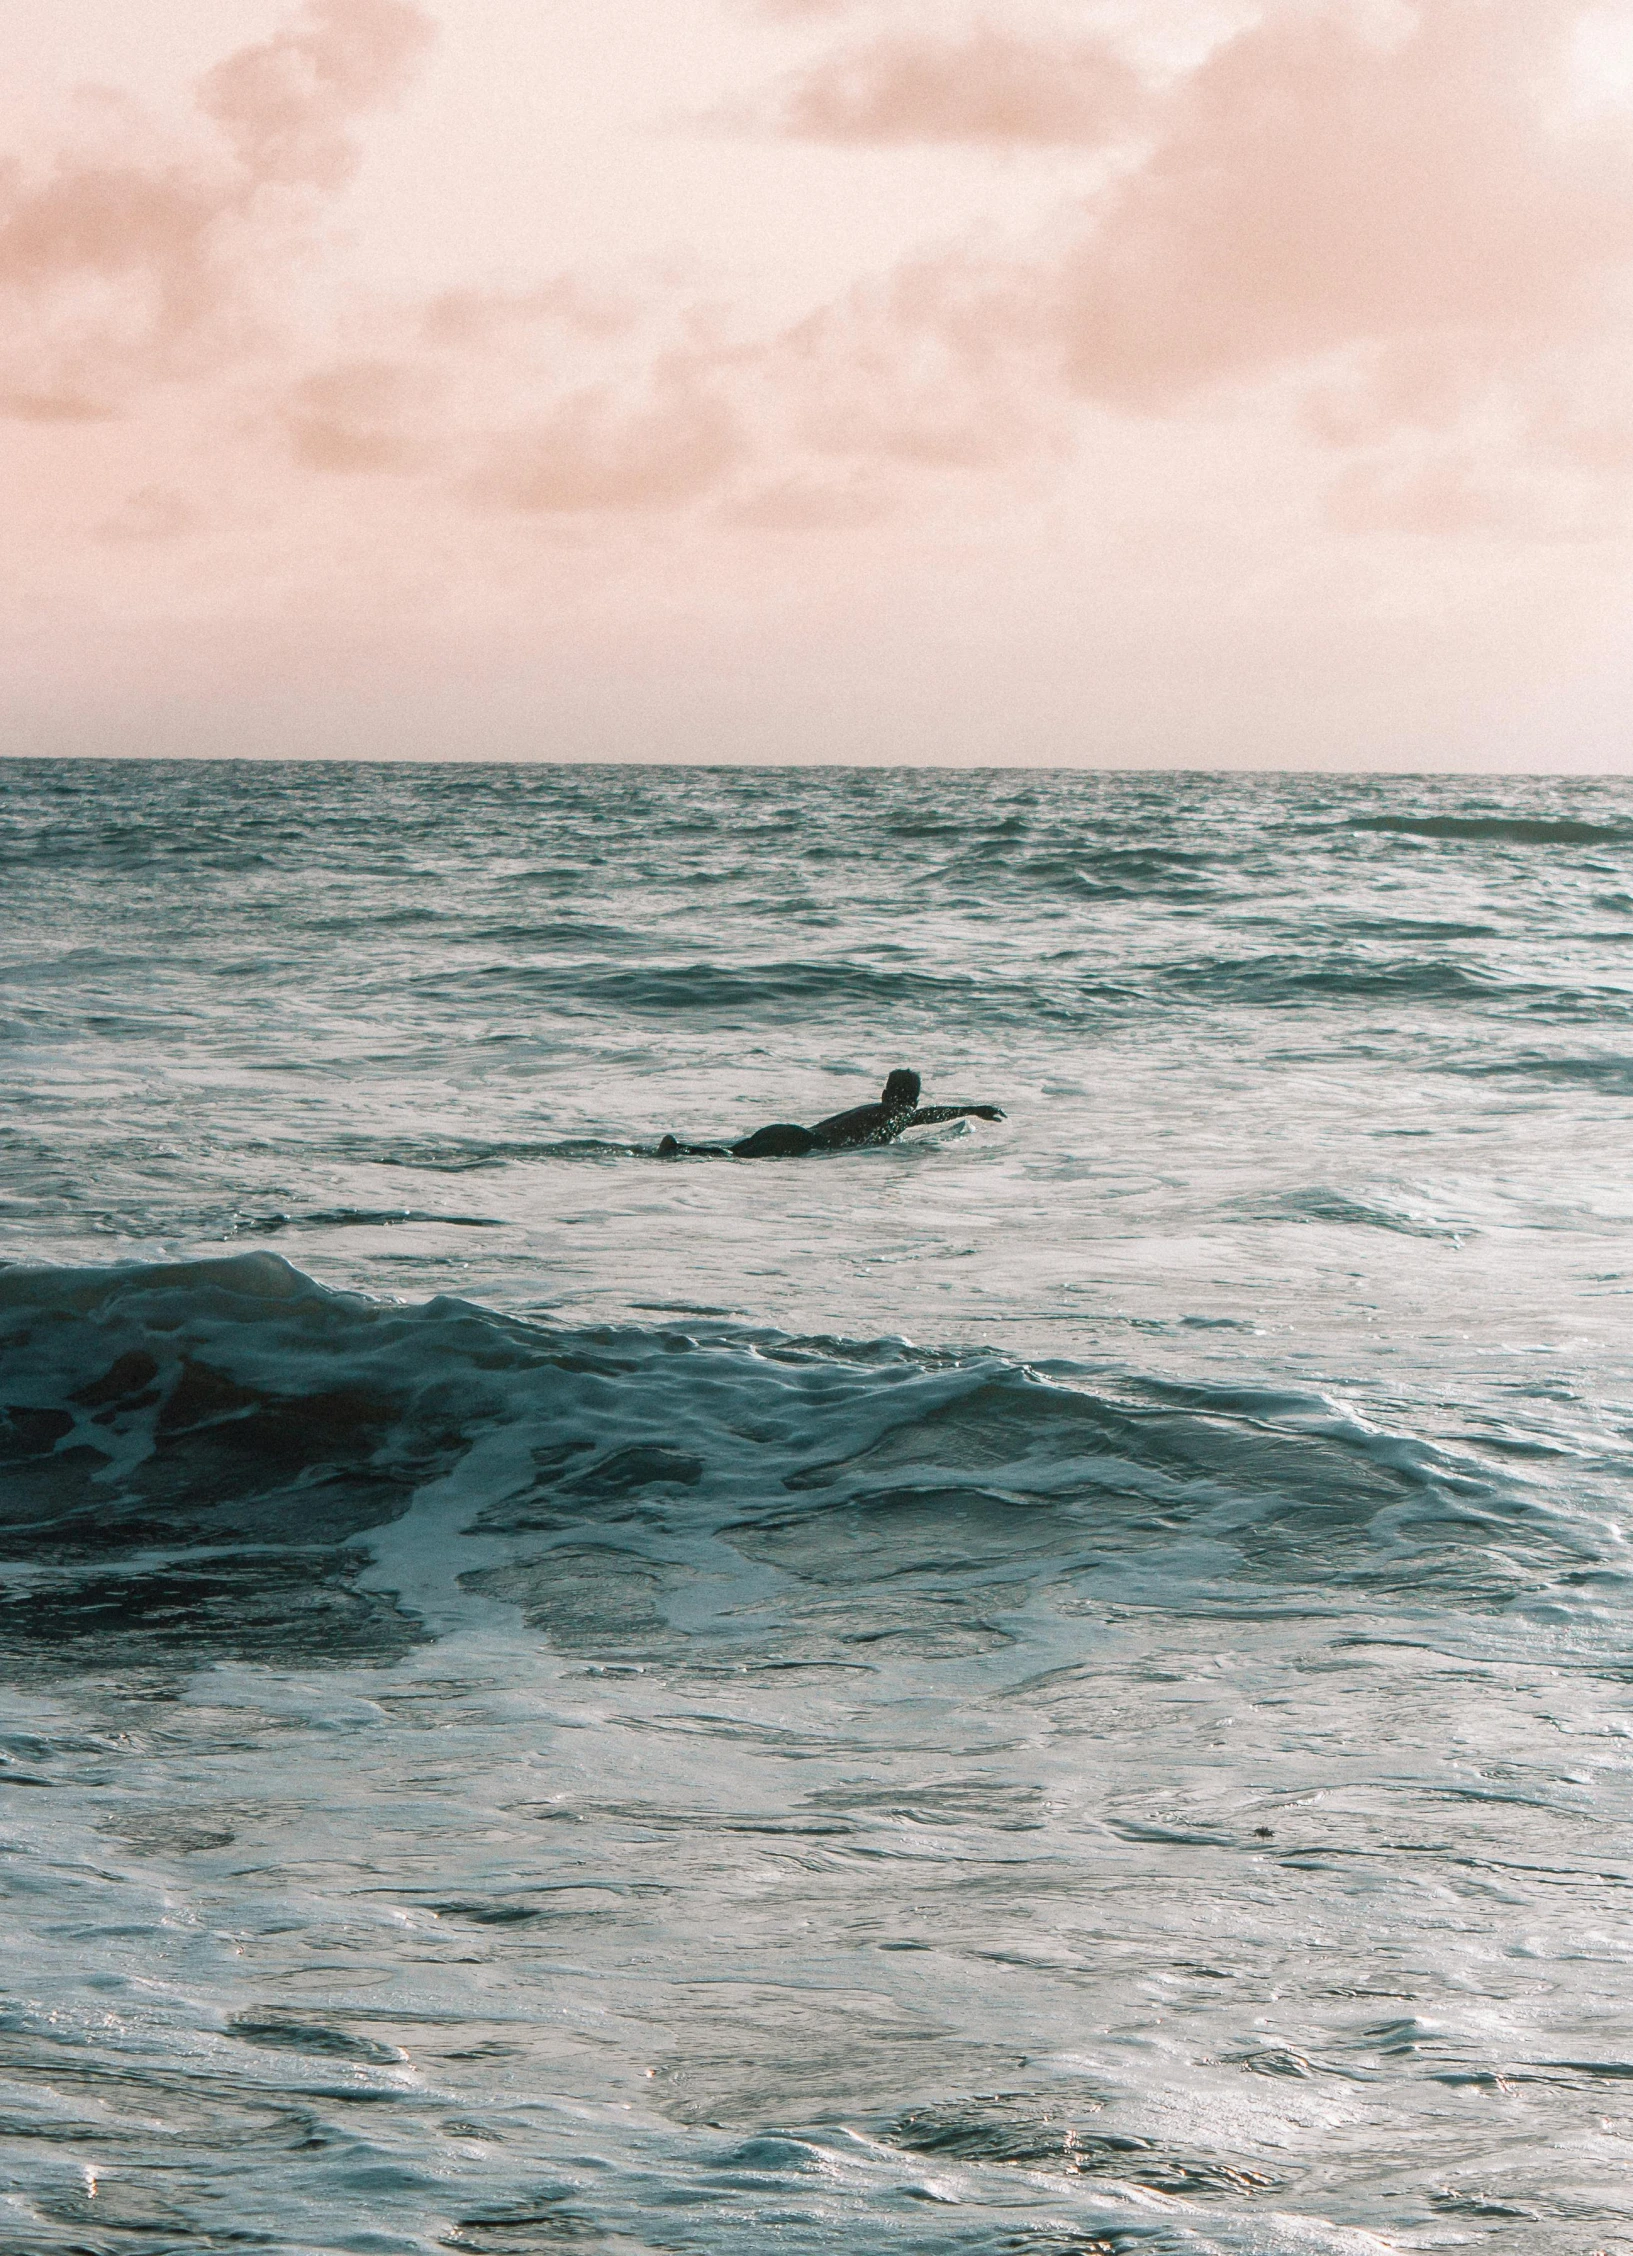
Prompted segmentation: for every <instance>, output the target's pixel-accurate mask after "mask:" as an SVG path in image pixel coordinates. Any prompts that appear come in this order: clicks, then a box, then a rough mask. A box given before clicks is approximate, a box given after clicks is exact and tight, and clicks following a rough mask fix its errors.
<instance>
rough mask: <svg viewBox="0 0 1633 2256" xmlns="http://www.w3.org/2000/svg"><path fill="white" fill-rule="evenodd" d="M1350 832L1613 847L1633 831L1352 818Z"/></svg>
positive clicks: (1506, 820) (1553, 823)
mask: <svg viewBox="0 0 1633 2256" xmlns="http://www.w3.org/2000/svg"><path fill="white" fill-rule="evenodd" d="M1349 827H1350V829H1351V830H1377V831H1386V832H1389V833H1392V834H1393V835H1394V836H1396V837H1401V838H1470V839H1489V840H1493V841H1495V842H1498V843H1502V842H1504V841H1506V842H1507V843H1508V844H1510V845H1513V846H1614V845H1622V844H1626V843H1627V841H1628V840H1629V839H1630V838H1633V831H1628V830H1625V829H1622V828H1621V827H1620V826H1614V827H1613V826H1611V825H1608V824H1605V823H1590V822H1576V821H1572V820H1571V819H1570V818H1569V817H1567V816H1564V815H1352V816H1351V817H1350V823H1349Z"/></svg>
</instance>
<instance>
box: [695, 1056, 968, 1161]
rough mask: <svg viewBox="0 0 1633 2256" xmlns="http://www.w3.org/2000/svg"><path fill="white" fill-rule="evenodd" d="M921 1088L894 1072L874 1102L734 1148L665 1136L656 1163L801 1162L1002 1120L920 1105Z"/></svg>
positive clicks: (759, 1135) (777, 1124) (783, 1123)
mask: <svg viewBox="0 0 1633 2256" xmlns="http://www.w3.org/2000/svg"><path fill="white" fill-rule="evenodd" d="M922 1086H923V1084H922V1083H921V1082H920V1080H919V1077H918V1075H917V1074H916V1073H910V1072H908V1071H906V1070H905V1069H902V1068H898V1070H897V1071H896V1072H894V1073H893V1074H891V1076H890V1078H889V1080H888V1081H886V1083H885V1085H884V1088H883V1090H882V1091H881V1092H880V1095H879V1098H878V1101H877V1103H875V1104H864V1105H852V1107H851V1108H850V1110H849V1111H848V1112H835V1113H830V1115H829V1116H828V1118H827V1119H826V1120H819V1121H818V1122H817V1124H816V1126H815V1127H814V1128H802V1127H800V1126H799V1125H798V1123H797V1122H795V1121H792V1120H776V1121H773V1122H772V1123H771V1125H770V1126H769V1127H767V1128H756V1129H755V1131H754V1133H753V1135H752V1136H744V1137H743V1138H742V1140H741V1141H740V1142H738V1143H735V1144H683V1143H680V1142H679V1141H677V1139H676V1138H675V1137H673V1136H665V1137H664V1139H663V1141H662V1143H661V1144H659V1146H658V1152H657V1156H658V1157H659V1159H804V1158H805V1157H806V1155H807V1154H808V1153H810V1152H831V1151H853V1150H855V1149H856V1148H857V1147H858V1146H860V1145H863V1144H893V1143H894V1142H895V1140H896V1138H897V1137H898V1136H900V1135H903V1134H904V1133H905V1132H906V1131H907V1130H908V1129H909V1128H932V1127H935V1126H937V1125H938V1124H939V1123H940V1122H942V1121H944V1120H962V1119H964V1118H965V1117H966V1116H969V1117H972V1118H974V1119H976V1120H1002V1119H1003V1117H1004V1115H1003V1111H1002V1109H1001V1108H1000V1107H999V1106H998V1105H990V1104H958V1105H921V1104H920V1103H919V1090H920V1088H921V1087H922Z"/></svg>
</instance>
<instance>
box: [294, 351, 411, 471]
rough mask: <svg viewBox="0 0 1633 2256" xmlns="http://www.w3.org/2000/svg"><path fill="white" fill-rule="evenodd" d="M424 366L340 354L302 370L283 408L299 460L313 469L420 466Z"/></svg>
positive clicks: (405, 468) (372, 468)
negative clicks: (324, 364) (339, 359)
mask: <svg viewBox="0 0 1633 2256" xmlns="http://www.w3.org/2000/svg"><path fill="white" fill-rule="evenodd" d="M431 404H432V402H431V399H430V386H429V383H428V381H427V377H426V375H425V372H424V371H423V370H420V369H418V368H412V367H404V366H401V365H398V364H394V363H393V362H391V361H384V360H352V361H343V362H340V363H338V364H336V365H334V366H332V367H329V368H323V369H319V370H318V371H317V372H316V373H314V374H313V375H310V376H304V377H302V378H301V379H300V381H299V382H298V383H296V384H295V385H293V386H292V387H291V389H290V390H289V392H288V393H287V395H286V397H285V399H284V402H283V408H282V415H283V422H284V426H285V429H286V430H287V431H288V433H289V437H290V441H291V444H292V446H293V448H294V452H295V455H296V458H297V460H299V461H301V462H303V463H304V464H305V465H306V467H307V468H308V469H311V470H330V471H340V472H356V471H375V472H380V471H386V472H397V473H402V472H409V471H414V470H420V469H423V468H425V467H426V465H427V463H428V462H429V460H430V459H431V441H430V438H429V436H428V434H427V432H426V430H425V427H424V426H425V422H426V411H427V409H428V408H429V407H430V406H431Z"/></svg>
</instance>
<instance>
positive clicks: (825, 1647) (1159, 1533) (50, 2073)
mask: <svg viewBox="0 0 1633 2256" xmlns="http://www.w3.org/2000/svg"><path fill="white" fill-rule="evenodd" d="M0 961H3V975H0V1076H3V1099H4V1102H3V1109H0V1136H3V1151H4V1160H5V1166H4V1172H3V1176H0V1260H3V1266H0V1403H3V1405H4V1410H5V1422H4V1424H3V1426H0V1475H3V1493H4V1498H5V1502H4V1515H5V1530H4V1549H3V1556H4V1562H5V1563H4V1568H3V1571H0V1674H3V1678H4V1682H5V1685H6V1691H5V1697H4V1705H3V1708H0V1726H3V1728H0V1852H3V1853H0V1885H3V1887H4V1891H5V1894H4V1916H3V1920H0V1934H3V1937H4V1959H3V1963H0V2081H3V2084H4V2091H3V2094H0V2134H3V2163H0V2169H3V2177H0V2251H3V2252H4V2256H44V2252H47V2251H59V2250H60V2251H64V2252H66V2251H73V2252H76V2256H104V2252H112V2251H128V2250H132V2249H137V2248H141V2249H145V2250H149V2251H155V2252H160V2256H167V2252H172V2251H173V2252H175V2256H182V2252H184V2251H185V2252H188V2256H191V2252H194V2251H205V2250H228V2249H232V2250H246V2249H260V2250H271V2251H277V2252H280V2256H284V2252H287V2256H296V2252H298V2256H329V2252H339V2251H359V2252H363V2251H366V2252H369V2256H386V2252H392V2256H396V2252H402V2256H409V2252H413V2256H422V2252H429V2251H432V2250H447V2249H453V2250H464V2251H468V2252H471V2256H540V2252H545V2251H550V2252H556V2251H561V2250H583V2251H585V2252H586V2256H593V2252H599V2251H607V2252H614V2251H616V2252H618V2256H772V2252H776V2256H1295V2252H1297V2256H1363V2252H1371V2256H1379V2252H1381V2251H1387V2250H1429V2249H1453V2248H1455V2249H1478V2250H1481V2251H1490V2252H1493V2256H1522V2252H1523V2256H1589V2252H1590V2251H1604V2252H1607V2256H1627V2252H1629V2251H1633V2219H1630V2206H1633V2205H1630V2204H1629V2201H1628V2198H1627V2184H1628V2176H1627V2171H1628V2164H1629V2160H1630V2159H1633V2153H1630V2147H1633V2119H1630V2117H1629V2114H1628V2106H1627V2101H1628V2094H1629V2091H1630V2088H1633V2030H1630V2027H1629V2013H1628V2002H1627V1997H1626V1967H1627V1962H1628V1954H1629V1949H1630V1945H1633V1932H1630V1919H1629V1912H1630V1906H1633V1851H1630V1848H1629V1836H1628V1831H1627V1823H1628V1819H1629V1816H1630V1815H1633V1793H1630V1785H1629V1754H1630V1750H1633V1645H1630V1637H1629V1626H1630V1616H1633V1581H1630V1564H1633V1560H1630V1553H1629V1543H1628V1524H1629V1504H1630V1501H1633V1498H1630V1490H1629V1474H1630V1471H1633V1384H1630V1379H1633V1325H1630V1318H1633V1297H1630V1296H1633V1180H1630V1164H1629V1163H1630V1158H1633V1139H1630V1136H1629V1112H1630V1107H1633V784H1630V783H1628V782H1627V781H1624V780H1610V781H1602V782H1594V781H1588V782H1577V781H1571V782H1564V781H1550V780H1546V779H1530V780H1513V779H1503V780H1491V779H1468V778H1457V779H1452V778H1444V777H1442V778H1428V777H1415V776H1394V777H1388V778H1375V779H1355V778H1343V777H1328V776H1294V777H1289V776H1265V777H1235V776H1211V775H1200V774H1199V775H1178V776H1172V777H1163V776H1144V775H1084V774H1068V773H1028V772H1019V771H1001V772H999V771H994V772H958V773H934V772H925V771H910V770H887V771H846V770H842V769H830V770H812V771H774V770H753V769H740V770H727V769H718V770H716V769H684V770H670V771H665V770H658V769H650V768H648V769H641V768H590V767H571V766H564V767H549V766H537V767H480V766H445V767H439V766H434V765H428V766H401V767H397V766H369V765H357V766H349V765H316V764H313V765H305V764H299V763H290V764H287V765H258V764H254V763H230V762H224V763H220V764H206V765H190V764H183V763H164V762H151V763H140V762H137V763H126V764H118V763H109V764H98V763H89V762H87V763H51V762H45V761H38V762H36V761H29V760H9V761H7V762H5V763H4V764H3V765H0ZM904 1066H906V1067H912V1068H915V1069H917V1070H918V1071H919V1072H920V1073H922V1075H923V1077H924V1083H925V1091H924V1094H925V1101H926V1102H927V1103H932V1104H935V1103H957V1102H962V1101H970V1102H989V1103H995V1104H998V1105H1000V1106H1002V1107H1003V1108H1004V1111H1005V1114H1006V1116H1007V1117H1006V1118H1005V1119H1004V1120H1003V1121H1002V1122H1001V1123H989V1122H986V1121H981V1120H963V1121H957V1122H954V1123H951V1124H949V1125H944V1126H940V1127H933V1128H927V1129H924V1130H921V1131H919V1132H917V1133H915V1134H914V1135H912V1136H909V1137H907V1138H905V1139H904V1140H903V1141H901V1142H900V1143H898V1144H894V1145H890V1146H887V1147H883V1148H877V1149H867V1150H861V1151H855V1152H847V1153H836V1154H831V1155H821V1156H817V1157H814V1158H809V1159H803V1160H790V1161H780V1162H779V1161H768V1162H764V1163H748V1162H740V1161H730V1160H711V1159H686V1160H681V1161H673V1162H664V1161H659V1160H658V1159H656V1158H655V1157H653V1156H652V1150H653V1147H654V1145H655V1144H656V1142H657V1140H658V1138H659V1137H660V1136H661V1135H663V1134H664V1133H665V1132H669V1131H673V1132H674V1133H676V1134H678V1135H679V1136H680V1137H681V1138H682V1139H683V1140H694V1141H710V1140H717V1139H722V1138H730V1137H734V1136H740V1135H742V1134H744V1133H746V1132H747V1131H748V1130H750V1129H752V1128H754V1127H756V1126H757V1125H759V1124H760V1123H762V1122H766V1121H776V1120H793V1121H804V1122H809V1121H811V1120H813V1119H816V1118H818V1117H820V1116H822V1115H824V1114H827V1113H831V1112H834V1111H837V1110H839V1109H840V1108H841V1107H843V1106H846V1105H850V1104H855V1103H860V1102H863V1101H866V1100H867V1099H869V1098H871V1097H872V1096H873V1095H875V1094H876V1092H877V1090H878V1088H879V1086H880V1084H881V1083H882V1081H883V1079H884V1077H885V1074H886V1073H887V1072H888V1071H890V1070H892V1069H894V1068H898V1067H904Z"/></svg>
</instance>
